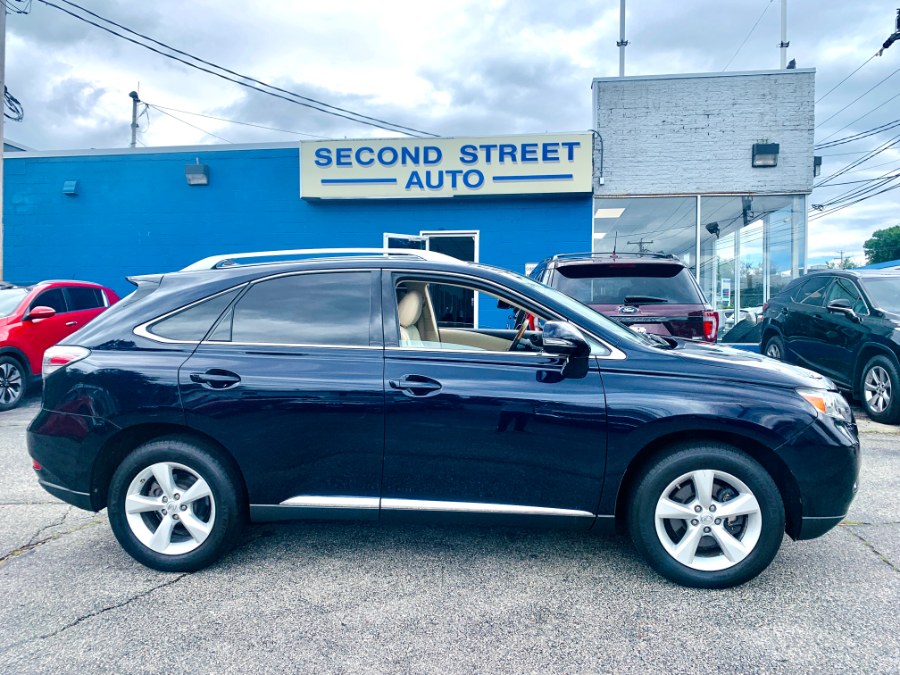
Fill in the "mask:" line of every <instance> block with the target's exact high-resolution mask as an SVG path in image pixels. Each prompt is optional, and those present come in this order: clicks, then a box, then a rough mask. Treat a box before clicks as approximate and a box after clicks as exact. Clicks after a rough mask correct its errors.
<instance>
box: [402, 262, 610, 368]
mask: <svg viewBox="0 0 900 675" xmlns="http://www.w3.org/2000/svg"><path fill="white" fill-rule="evenodd" d="M384 271H385V272H389V273H391V274H396V273H399V274H409V275H411V276H415V275H417V274H426V275H439V276H449V277H459V278H462V279H472V278H474V279H476V280H477V281H479V282H480V283H482V284H485V285H487V286H490V287H492V288H495V289H498V290H499V291H503V292H504V293H505V294H506V295H510V296H513V297H516V298H519V299H520V300H522V301H524V302H526V303H527V304H532V305H536V306H537V307H540V308H542V309H543V310H544V313H545V314H548V315H550V316H552V317H554V320H557V321H560V320H561V321H566V322H567V323H571V324H572V325H573V326H575V327H577V328H578V329H579V330H580V331H582V332H584V333H587V334H588V335H590V336H591V337H592V338H594V339H595V340H596V341H597V342H599V343H600V344H601V345H603V346H604V347H605V348H606V349H608V350H609V354H594V353H592V354H591V356H593V357H594V358H598V359H603V360H604V361H624V360H625V359H626V358H627V357H626V356H625V353H624V352H623V351H621V350H620V349H618V348H616V347H613V346H612V345H611V344H609V343H608V342H607V341H606V340H603V339H602V338H600V337H598V336H597V335H596V334H595V333H593V332H592V331H589V330H588V329H586V328H584V327H583V326H582V325H581V324H578V323H575V322H574V321H570V320H569V319H567V318H566V317H564V316H561V315H560V314H558V313H557V312H554V311H552V310H550V309H549V308H547V307H546V306H544V305H542V304H541V303H540V302H537V301H536V300H534V299H533V298H530V297H528V296H526V295H522V294H521V293H519V292H518V291H516V290H515V289H512V288H509V287H508V286H500V285H499V284H497V283H495V282H494V281H491V280H489V279H482V278H481V277H472V276H470V275H466V274H460V273H459V272H444V271H438V270H405V269H395V268H390V269H389V268H387V267H386V268H384ZM476 290H477V289H476ZM473 330H474V329H473ZM385 349H390V350H394V349H404V350H406V349H411V350H414V351H421V352H431V353H433V354H440V353H441V352H449V351H451V350H449V349H426V348H424V347H409V348H408V347H393V346H387V345H385ZM459 351H462V352H467V351H468V352H469V353H472V352H471V351H469V350H459ZM472 351H475V350H472ZM476 353H480V354H511V353H518V352H497V351H491V350H488V349H484V350H479V351H477V352H476ZM522 353H527V352H522ZM538 353H539V352H538ZM543 356H547V354H543Z"/></svg>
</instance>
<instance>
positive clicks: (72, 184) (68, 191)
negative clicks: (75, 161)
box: [63, 180, 78, 197]
mask: <svg viewBox="0 0 900 675" xmlns="http://www.w3.org/2000/svg"><path fill="white" fill-rule="evenodd" d="M63 194H64V195H71V196H73V197H74V196H75V195H77V194H78V181H77V180H67V181H63Z"/></svg>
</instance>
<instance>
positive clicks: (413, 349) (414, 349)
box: [385, 347, 561, 358]
mask: <svg viewBox="0 0 900 675" xmlns="http://www.w3.org/2000/svg"><path fill="white" fill-rule="evenodd" d="M385 350H386V351H392V352H427V353H429V354H507V355H514V356H529V357H535V356H543V357H544V358H547V357H549V356H554V354H544V353H542V352H496V351H493V350H490V349H428V348H427V347H385ZM556 356H557V357H558V358H561V357H559V355H556Z"/></svg>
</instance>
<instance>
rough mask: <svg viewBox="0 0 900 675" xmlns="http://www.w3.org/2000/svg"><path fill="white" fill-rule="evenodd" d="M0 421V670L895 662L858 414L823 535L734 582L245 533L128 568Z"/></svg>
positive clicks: (830, 666)
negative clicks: (855, 469) (848, 463)
mask: <svg viewBox="0 0 900 675" xmlns="http://www.w3.org/2000/svg"><path fill="white" fill-rule="evenodd" d="M38 406H39V402H38V400H37V398H35V397H31V398H30V399H29V401H28V403H27V404H26V406H25V407H23V408H19V409H17V410H13V411H9V412H5V413H0V466H2V467H3V471H2V472H0V612H2V617H3V619H2V621H0V672H3V673H7V672H8V673H49V672H53V673H66V672H78V673H84V672H91V673H94V672H111V673H112V672H115V673H163V672H165V673H186V672H191V673H205V672H216V673H256V672H273V673H274V672H295V673H500V672H504V673H505V672H512V673H579V672H580V673H588V672H589V673H596V672H615V673H623V672H639V673H652V672H660V673H662V672H665V673H696V672H713V673H716V674H717V675H721V674H723V673H748V672H765V673H836V672H854V673H856V672H866V673H889V672H894V673H896V672H900V630H898V629H900V611H898V608H900V500H898V495H900V433H898V432H900V429H898V428H897V427H885V426H884V425H875V424H873V423H871V422H868V421H863V423H862V425H861V426H862V430H863V433H862V445H863V453H864V464H863V473H862V479H861V488H860V493H859V495H858V497H857V499H856V501H855V502H854V504H853V506H852V508H851V512H850V515H849V517H848V519H847V521H845V522H844V523H843V524H842V525H840V526H839V527H837V528H836V529H835V530H833V531H831V532H830V533H828V534H827V535H825V536H824V537H822V538H820V539H816V540H813V541H806V542H792V541H791V540H790V539H787V538H786V539H785V541H784V544H783V546H782V549H781V551H780V552H779V554H778V556H777V557H776V559H775V561H774V562H773V564H772V565H771V567H770V568H769V569H768V570H766V571H765V572H764V573H763V574H762V575H761V576H759V577H758V578H757V579H755V580H753V581H752V582H750V583H748V584H745V585H744V586H741V587H740V588H736V589H730V590H725V591H702V590H693V589H685V588H681V587H678V586H674V585H672V584H670V583H668V582H667V581H664V580H663V579H661V578H660V577H658V576H656V575H655V574H654V573H653V572H652V571H651V570H650V569H649V568H648V567H646V566H645V565H644V563H643V562H642V561H641V560H640V558H639V557H638V555H637V554H636V552H635V550H634V548H633V547H632V545H631V544H630V542H629V541H628V540H627V539H625V538H621V537H613V536H598V535H592V534H586V533H578V532H556V531H543V530H530V529H512V528H468V527H436V526H434V527H430V526H402V527H401V526H382V525H378V524H377V523H375V524H354V523H296V524H285V525H257V526H252V527H250V528H249V529H248V531H247V533H246V535H245V537H244V540H243V543H242V545H241V546H240V547H239V548H238V549H237V550H236V551H235V552H233V553H232V554H231V555H229V556H228V557H227V558H225V559H224V560H223V561H222V562H220V563H219V564H217V565H215V566H214V567H212V568H210V569H207V570H204V571H201V572H198V573H195V574H162V573H158V572H154V571H152V570H149V569H147V568H144V567H142V566H141V565H139V564H138V563H136V562H134V561H133V560H132V559H131V558H129V557H128V556H127V555H126V554H125V553H124V552H123V551H122V550H121V549H120V548H119V546H118V544H117V543H116V541H115V539H114V537H113V535H112V531H111V530H110V528H109V524H108V522H107V518H106V513H105V511H104V512H101V513H100V514H92V513H88V512H85V511H81V510H79V509H76V508H74V507H69V506H66V505H65V504H63V503H62V502H59V501H57V500H55V499H54V498H53V497H51V496H50V495H49V494H47V493H45V492H44V491H43V490H42V489H41V488H40V487H39V486H38V484H37V482H36V480H35V478H34V475H33V472H32V470H31V462H30V459H29V457H28V455H27V452H26V449H25V440H24V434H25V428H26V426H27V424H28V422H29V421H30V419H31V418H32V417H33V415H34V414H35V413H36V411H37V408H38Z"/></svg>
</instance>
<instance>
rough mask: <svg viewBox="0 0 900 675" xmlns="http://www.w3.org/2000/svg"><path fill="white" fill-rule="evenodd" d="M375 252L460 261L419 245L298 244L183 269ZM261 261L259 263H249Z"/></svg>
mask: <svg viewBox="0 0 900 675" xmlns="http://www.w3.org/2000/svg"><path fill="white" fill-rule="evenodd" d="M352 255H358V256H377V257H384V258H389V257H398V258H414V259H416V260H430V261H432V262H459V259H458V258H454V257H453V256H449V255H446V254H444V253H438V252H437V251H421V250H418V249H408V248H297V249H290V250H286V251H256V252H254V253H228V254H222V255H213V256H210V257H208V258H203V259H202V260H198V261H197V262H195V263H191V264H190V265H188V266H187V267H185V268H184V269H182V270H181V271H182V272H193V271H196V270H214V269H217V268H219V267H229V266H232V265H239V264H240V263H239V262H238V261H239V260H250V259H253V258H289V259H296V260H303V259H306V258H316V257H322V256H333V257H342V256H352ZM262 262H268V263H274V262H286V261H285V260H267V261H262ZM248 264H251V265H252V264H261V263H248Z"/></svg>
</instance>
